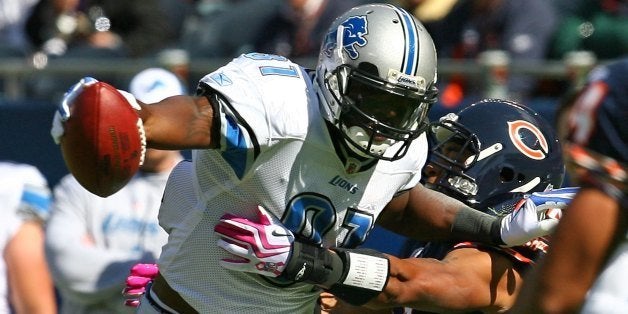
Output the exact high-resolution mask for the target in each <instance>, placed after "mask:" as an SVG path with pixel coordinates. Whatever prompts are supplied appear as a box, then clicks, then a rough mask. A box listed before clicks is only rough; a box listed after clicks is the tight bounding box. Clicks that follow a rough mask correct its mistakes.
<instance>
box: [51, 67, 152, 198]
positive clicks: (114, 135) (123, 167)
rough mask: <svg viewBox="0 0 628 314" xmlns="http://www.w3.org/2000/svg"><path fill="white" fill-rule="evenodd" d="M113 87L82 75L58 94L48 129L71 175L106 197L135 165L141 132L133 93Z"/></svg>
mask: <svg viewBox="0 0 628 314" xmlns="http://www.w3.org/2000/svg"><path fill="white" fill-rule="evenodd" d="M123 93H126V92H121V91H119V90H117V89H116V88H115V87H113V86H111V85H109V84H107V83H104V82H99V81H97V80H95V79H93V78H90V77H86V78H83V79H81V80H80V81H79V82H78V83H77V84H75V85H74V86H73V87H72V88H71V89H70V90H69V91H68V92H67V93H66V94H65V96H64V98H63V101H62V102H61V105H60V106H59V109H58V110H57V113H56V114H55V117H54V120H53V126H52V130H51V135H52V137H53V139H54V140H55V142H57V143H58V144H60V145H61V152H62V154H63V159H64V160H65V164H66V165H67V167H68V169H69V170H70V172H71V173H72V175H74V177H76V179H77V181H78V182H79V183H80V184H81V185H82V186H83V187H85V188H86V189H87V190H89V191H90V192H92V193H94V194H96V195H98V196H101V197H107V196H109V195H112V194H114V193H115V192H117V191H118V190H120V189H121V188H122V187H124V186H125V185H126V184H127V183H128V182H129V180H130V179H131V178H132V177H133V175H135V173H136V172H137V171H138V169H139V167H140V165H141V164H142V162H143V159H144V154H145V151H146V137H145V134H144V128H143V126H142V120H141V119H140V118H139V116H138V114H137V112H136V109H140V107H139V105H138V104H137V102H136V101H135V99H134V98H133V97H132V96H131V95H130V94H128V93H127V94H128V95H125V94H123Z"/></svg>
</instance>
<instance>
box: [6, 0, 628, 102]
mask: <svg viewBox="0 0 628 314" xmlns="http://www.w3.org/2000/svg"><path fill="white" fill-rule="evenodd" d="M367 2H369V1H365V0H344V1H329V0H265V1H258V0H144V1H115V0H40V1H37V0H19V1H18V0H2V1H1V2H0V40H1V42H2V43H3V44H2V46H1V47H0V58H4V59H6V58H12V59H10V60H16V62H20V61H21V62H24V67H25V68H29V67H30V68H32V69H33V70H34V72H32V73H30V75H28V76H26V78H25V80H22V81H20V86H19V88H20V90H21V93H20V96H26V97H28V98H30V99H44V100H50V99H51V98H52V97H55V96H56V97H58V96H59V93H61V92H62V91H63V90H64V88H65V87H66V86H68V83H71V82H74V81H75V80H76V77H68V78H67V79H66V78H65V77H64V75H58V74H49V72H46V71H37V69H39V70H45V69H46V68H47V67H48V66H49V65H53V64H54V63H55V62H57V63H59V62H61V64H64V63H62V62H64V61H65V62H69V63H70V62H72V61H73V60H74V61H76V62H73V63H74V64H76V63H77V62H78V61H79V60H83V63H81V64H82V66H81V69H80V71H81V72H84V71H85V70H89V67H90V64H91V65H93V64H96V63H97V62H106V64H108V67H107V69H108V70H109V71H107V74H108V76H111V77H107V79H111V80H113V81H114V82H115V81H116V79H118V80H119V79H125V78H128V77H129V76H130V74H131V72H135V71H130V72H125V69H124V68H123V67H120V68H118V67H116V63H115V60H118V61H120V62H123V61H129V60H142V61H146V62H149V63H150V62H153V63H155V64H158V65H162V66H166V65H170V66H172V65H174V64H179V65H184V67H180V68H179V69H177V71H175V72H177V73H178V74H180V76H181V78H182V79H184V80H186V81H188V82H190V84H194V82H196V80H197V79H198V77H190V75H192V76H194V74H195V73H196V72H197V71H198V72H199V73H205V72H206V71H207V70H208V69H206V68H204V69H195V68H192V69H190V68H189V64H190V62H194V61H197V60H207V59H212V58H222V59H224V58H232V57H235V56H237V55H239V54H240V53H242V52H250V51H257V52H264V53H275V54H279V55H283V56H287V57H290V58H295V59H296V58H301V59H306V60H311V62H306V63H307V64H314V63H315V58H316V57H317V53H318V48H319V47H318V43H319V42H320V40H321V37H322V36H323V33H324V32H325V30H326V27H327V25H329V24H330V22H331V21H332V20H333V19H334V18H335V17H336V16H337V15H338V14H339V13H341V12H344V11H345V10H346V9H348V8H350V7H352V6H355V5H357V4H362V3H367ZM382 2H386V1H382ZM388 2H391V3H394V4H397V5H400V6H402V7H404V8H406V9H407V10H408V11H410V12H413V13H414V14H415V16H416V17H418V19H419V20H420V21H422V22H423V23H424V24H425V26H426V27H427V29H428V31H429V32H430V34H431V35H432V37H433V38H434V41H435V44H436V47H437V50H438V56H439V59H440V60H441V61H443V62H444V61H446V60H453V61H471V62H472V63H475V62H480V63H481V64H485V65H491V66H497V67H499V66H500V64H501V65H503V64H504V62H505V63H506V65H508V64H512V65H516V64H519V65H521V66H520V68H523V69H524V70H525V69H528V71H530V69H543V68H544V65H545V64H546V62H548V61H564V60H566V59H569V60H570V61H574V62H575V64H579V63H584V64H585V66H589V65H591V63H593V62H596V60H608V59H614V58H617V57H619V56H621V55H623V54H625V53H628V31H626V30H628V18H627V15H628V9H627V7H628V5H627V4H626V2H625V1H621V0H599V1H598V0H575V1H572V0H550V1H546V0H529V1H523V0H443V1H438V0H388ZM495 50H497V51H499V52H500V53H497V54H495V53H490V54H483V52H487V51H488V52H494V51H495ZM574 51H586V52H587V54H578V55H575V58H572V57H573V56H574V54H573V52H574ZM85 59H87V61H85ZM0 60H2V59H0ZM6 60H8V59H6ZM90 60H92V61H93V63H90V62H89V61H90ZM110 61H114V62H110ZM302 63H303V62H302ZM121 64H125V63H121ZM570 64H571V63H570ZM186 65H187V66H188V67H187V68H186V67H185V66H186ZM443 70H446V69H445V68H443ZM94 71H96V69H94ZM101 72H103V71H101ZM501 72H503V71H501ZM501 72H500V70H497V71H496V72H495V75H494V76H491V77H492V79H491V80H489V81H490V82H489V83H492V84H502V83H503V85H505V89H504V90H502V91H496V92H497V95H499V96H503V95H504V91H507V95H508V97H511V98H516V99H520V100H526V99H528V98H530V97H536V96H547V95H549V96H553V97H555V96H557V95H560V94H561V93H563V92H564V91H565V89H566V88H568V86H566V84H565V82H564V80H562V79H563V78H564V77H561V78H560V79H559V80H556V79H554V78H552V77H551V75H545V76H544V75H543V72H540V74H539V73H536V74H534V75H531V74H528V75H526V74H525V73H524V74H521V73H518V72H520V71H511V72H512V73H510V75H509V76H508V78H507V82H505V81H504V73H501ZM524 72H525V71H524ZM3 73H4V74H3V76H7V75H9V74H8V72H3ZM120 73H122V74H123V75H116V74H120ZM99 74H100V73H99ZM444 74H445V75H443V73H441V78H443V79H441V82H440V86H439V87H440V90H441V97H440V98H441V103H442V104H444V105H445V106H447V107H455V106H458V105H460V104H461V103H463V102H466V103H468V102H469V100H468V99H466V98H467V97H468V96H471V97H472V96H474V95H476V94H478V93H480V92H485V91H486V90H487V89H488V88H487V87H486V83H487V82H486V81H487V80H486V79H477V77H473V76H471V77H470V76H469V75H466V74H465V71H464V69H463V70H462V71H455V70H452V71H446V73H444ZM99 77H102V75H100V76H99ZM568 83H571V82H568ZM5 85H6V84H5ZM190 87H191V90H194V86H190ZM4 88H6V86H5V87H4ZM0 91H2V92H3V93H7V91H6V90H0ZM500 93H501V94H500ZM53 99H54V98H53ZM463 99H464V101H463Z"/></svg>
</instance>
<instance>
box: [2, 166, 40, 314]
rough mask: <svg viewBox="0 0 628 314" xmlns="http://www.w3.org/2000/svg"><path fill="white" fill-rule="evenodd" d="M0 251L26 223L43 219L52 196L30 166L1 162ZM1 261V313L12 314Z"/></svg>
mask: <svg viewBox="0 0 628 314" xmlns="http://www.w3.org/2000/svg"><path fill="white" fill-rule="evenodd" d="M0 173H1V174H2V175H0V204H2V205H0V252H4V249H5V247H6V245H7V244H8V243H9V241H11V239H12V238H13V236H14V235H15V233H16V232H17V231H18V230H19V229H20V227H21V226H22V224H23V223H24V221H25V220H29V219H41V220H45V219H46V217H47V216H48V211H49V207H50V202H51V199H52V197H51V193H50V189H49V188H48V183H47V182H46V179H45V178H44V176H43V175H42V174H41V172H40V171H39V170H38V169H37V168H35V167H34V166H31V165H26V164H18V163H13V162H5V161H3V162H0ZM6 266H7V265H6V264H5V261H4V258H0V313H11V309H10V307H9V303H8V301H9V287H8V278H7V273H8V272H10V270H8V269H7V268H6Z"/></svg>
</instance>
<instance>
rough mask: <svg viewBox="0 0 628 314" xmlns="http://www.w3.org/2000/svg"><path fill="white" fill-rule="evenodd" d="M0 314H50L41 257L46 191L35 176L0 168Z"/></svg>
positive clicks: (18, 167)
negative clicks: (0, 252)
mask: <svg viewBox="0 0 628 314" xmlns="http://www.w3.org/2000/svg"><path fill="white" fill-rule="evenodd" d="M0 173H1V174H2V175H0V204H2V205H0V250H1V251H2V258H1V259H0V276H1V277H2V278H0V313H18V314H22V313H23V314H54V313H56V312H57V304H56V299H55V290H54V286H53V283H52V278H51V276H50V273H49V272H48V266H47V265H46V258H45V254H44V226H43V225H44V223H45V221H46V219H47V216H48V214H49V207H50V202H51V195H50V189H49V187H48V183H47V182H46V179H45V178H44V176H43V175H42V174H41V172H40V171H39V170H38V169H37V168H35V167H33V166H31V165H26V164H18V163H13V162H8V161H2V162H0Z"/></svg>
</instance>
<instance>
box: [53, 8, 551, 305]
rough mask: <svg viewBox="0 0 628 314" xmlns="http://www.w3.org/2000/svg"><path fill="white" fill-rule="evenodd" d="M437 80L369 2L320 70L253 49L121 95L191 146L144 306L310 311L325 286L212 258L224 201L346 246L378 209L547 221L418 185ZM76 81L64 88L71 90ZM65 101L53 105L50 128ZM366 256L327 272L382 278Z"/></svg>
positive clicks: (501, 236) (518, 232) (411, 216)
mask: <svg viewBox="0 0 628 314" xmlns="http://www.w3.org/2000/svg"><path fill="white" fill-rule="evenodd" d="M435 83H436V51H435V48H434V44H433V42H432V39H431V37H430V35H429V34H428V33H427V31H426V30H425V28H424V27H423V26H422V25H421V24H420V22H418V21H417V20H416V19H414V18H413V17H412V16H411V15H410V14H409V13H408V12H406V11H404V10H401V9H399V8H397V7H395V6H392V5H388V4H374V5H364V6H358V7H355V8H353V9H351V10H349V11H348V12H346V13H345V14H343V15H342V16H341V17H339V18H338V19H337V20H336V21H335V22H334V23H333V24H332V25H331V27H330V31H329V33H328V35H327V36H326V38H325V40H324V43H323V45H322V46H321V52H320V57H319V62H318V65H317V67H316V70H315V71H308V70H306V69H304V68H303V67H301V66H299V65H297V64H295V63H292V62H291V61H290V60H288V59H286V58H284V57H281V56H275V55H266V54H259V53H249V54H245V55H242V56H240V57H238V58H235V59H234V60H233V61H231V62H230V63H228V64H227V65H225V66H223V67H221V68H219V69H217V70H215V71H214V72H212V73H209V74H207V75H206V76H205V77H203V78H202V79H201V80H200V82H199V85H198V90H197V96H196V97H171V98H168V99H166V100H165V101H162V102H158V103H156V104H152V105H150V106H146V105H144V104H142V103H137V102H136V101H135V100H134V99H132V97H128V99H129V102H130V104H131V105H133V106H134V107H136V108H138V109H139V110H138V113H139V115H140V116H141V118H142V120H143V126H144V130H145V134H146V138H147V143H148V146H149V147H153V148H162V149H164V148H165V149H185V148H193V149H195V150H194V151H193V153H192V156H193V160H192V162H184V163H181V164H180V165H179V166H178V167H177V168H175V169H174V171H173V173H172V175H171V177H170V179H169V182H168V185H167V187H166V190H165V194H164V199H163V203H162V206H161V209H160V216H159V219H160V225H161V226H162V227H163V228H164V229H165V230H166V231H167V232H168V233H169V239H168V243H167V244H166V245H165V246H164V247H163V250H162V254H161V256H160V258H159V261H158V264H159V269H160V271H159V274H158V275H157V277H156V278H155V280H154V281H153V283H152V286H151V288H150V289H149V291H148V292H147V293H146V294H145V295H144V299H143V300H142V302H141V304H140V307H139V312H141V313H149V312H151V313H154V312H163V311H167V312H180V313H183V312H185V313H190V312H203V313H210V312H211V313H244V312H255V313H305V312H311V311H312V310H313V309H314V307H315V304H316V300H317V298H318V295H319V292H320V291H319V289H317V288H316V287H315V286H314V285H312V284H311V283H305V282H302V283H294V282H291V281H287V280H270V279H268V278H266V277H264V276H259V275H256V274H250V273H246V272H239V271H230V270H225V269H224V268H223V267H222V266H221V265H220V263H221V261H222V260H225V259H229V258H230V256H231V255H230V254H229V253H227V252H225V251H224V250H222V249H221V248H219V247H217V246H216V243H217V241H218V236H217V235H216V234H215V233H214V227H215V226H216V225H217V224H218V222H219V221H220V218H221V217H222V216H223V215H224V214H225V213H232V214H234V215H238V216H243V217H246V218H250V219H254V218H255V217H256V215H257V214H258V210H259V208H265V209H266V210H267V212H266V213H267V215H264V217H266V218H268V219H279V220H281V222H283V223H284V224H285V225H286V226H287V227H288V228H289V229H290V230H291V232H292V233H293V234H295V235H296V236H297V237H299V238H302V239H306V240H307V241H308V242H309V243H314V244H316V245H318V246H320V247H355V246H357V245H358V244H360V243H361V242H362V241H364V239H365V238H366V236H367V235H368V233H369V230H371V228H372V227H373V225H374V224H375V222H376V220H378V222H380V223H382V224H383V225H385V226H388V227H390V228H394V229H395V230H396V231H398V232H400V233H402V234H405V235H407V236H410V237H413V238H419V239H421V238H425V237H429V238H436V239H447V238H451V237H454V236H455V237H459V238H468V239H471V240H477V241H482V242H489V243H494V244H501V245H504V244H505V245H519V244H522V243H525V242H527V241H528V240H530V239H532V238H536V237H538V236H542V235H544V234H547V233H548V232H550V230H551V229H552V228H553V227H554V226H555V224H556V223H557V221H555V220H551V219H550V220H539V218H538V216H537V213H536V210H535V209H531V210H526V211H524V212H520V213H519V214H518V215H510V216H507V217H506V218H504V219H502V218H496V217H494V216H491V215H488V214H484V213H481V212H479V211H476V210H473V209H471V208H469V207H468V206H466V205H464V204H463V203H461V202H459V201H457V200H455V199H452V198H448V197H445V196H444V195H442V194H440V193H438V192H434V191H430V190H428V189H426V188H424V187H423V186H422V185H421V184H419V180H420V178H421V169H422V168H423V166H424V164H425V160H426V158H427V139H426V136H425V134H424V131H425V129H426V127H427V126H428V123H427V119H426V116H427V111H428V109H429V107H430V105H431V104H432V103H434V102H435V99H436V96H437V91H436V88H435V86H434V85H435ZM81 84H83V83H82V82H79V85H78V86H76V87H75V88H73V89H72V91H73V92H72V93H70V95H68V96H67V97H75V96H76V94H77V93H81V91H82V88H81ZM123 93H124V92H123ZM72 94H74V95H72ZM124 94H127V93H124ZM127 96H128V94H127ZM70 99H72V98H70ZM60 110H64V109H63V108H61V109H60ZM68 115H69V112H63V113H62V114H59V115H57V116H56V118H55V120H54V121H53V130H52V133H53V136H54V137H57V138H58V137H60V136H62V134H63V119H62V118H61V117H64V116H65V117H67V116H68ZM522 184H525V183H523V182H522ZM261 211H264V210H263V209H262V210H261ZM262 215H263V214H262ZM265 235H267V236H268V237H269V238H268V239H266V240H267V241H268V243H267V244H269V245H270V246H271V248H270V252H267V253H268V254H262V256H261V259H260V260H259V261H258V262H256V264H257V266H256V267H259V268H262V269H265V270H267V271H268V272H269V273H275V274H279V273H281V272H282V270H283V268H284V267H285V265H283V264H281V263H275V262H274V261H275V260H276V261H280V260H281V255H282V254H288V252H289V250H290V243H291V236H289V235H286V234H275V235H273V233H272V232H271V230H269V232H268V233H265ZM233 258H235V257H233ZM363 260H364V262H365V263H366V265H368V266H369V267H370V268H369V269H371V268H373V271H372V272H371V271H369V272H368V276H369V279H368V282H362V283H360V282H349V281H347V282H338V283H337V287H338V288H339V289H341V290H343V291H344V290H347V291H348V293H350V294H355V293H354V290H355V291H372V292H373V293H378V292H379V291H381V289H383V286H384V283H385V280H386V271H387V269H388V262H387V259H386V258H385V257H384V256H382V255H377V256H365V258H363ZM254 267H255V266H254ZM328 279H330V278H328ZM330 280H331V279H330Z"/></svg>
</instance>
